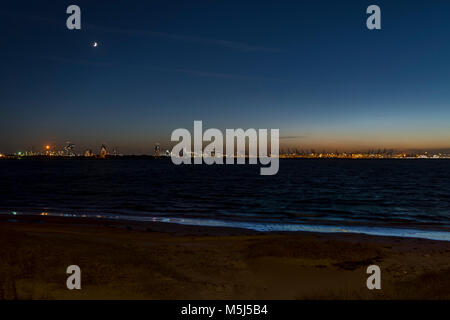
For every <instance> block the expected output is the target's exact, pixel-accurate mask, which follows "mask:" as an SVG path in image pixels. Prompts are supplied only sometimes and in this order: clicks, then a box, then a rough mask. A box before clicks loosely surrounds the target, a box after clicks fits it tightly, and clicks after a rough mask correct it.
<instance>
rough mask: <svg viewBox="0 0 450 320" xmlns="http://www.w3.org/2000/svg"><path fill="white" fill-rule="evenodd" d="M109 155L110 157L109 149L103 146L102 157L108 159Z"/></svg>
mask: <svg viewBox="0 0 450 320" xmlns="http://www.w3.org/2000/svg"><path fill="white" fill-rule="evenodd" d="M107 155H108V149H106V146H105V145H104V144H102V147H101V148H100V157H101V158H106V156H107Z"/></svg>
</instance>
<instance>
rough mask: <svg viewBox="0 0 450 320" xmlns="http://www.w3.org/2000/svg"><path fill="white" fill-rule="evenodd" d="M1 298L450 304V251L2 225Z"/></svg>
mask: <svg viewBox="0 0 450 320" xmlns="http://www.w3.org/2000/svg"><path fill="white" fill-rule="evenodd" d="M73 264H76V265H79V266H80V268H81V270H82V290H72V291H71V290H68V289H67V288H66V279H67V277H68V275H66V268H67V266H69V265H73ZM371 264H376V265H379V266H380V268H381V281H382V289H381V290H368V289H367V287H366V279H367V277H368V275H367V274H366V268H367V266H369V265H371ZM0 299H450V242H446V241H432V240H424V239H409V238H394V237H376V236H366V235H359V234H319V233H299V232H296V233H258V232H254V231H248V230H242V229H232V228H214V227H207V228H206V227H197V226H184V225H176V224H164V223H130V222H127V223H124V222H118V221H97V220H89V219H70V218H56V217H23V216H16V217H13V216H0Z"/></svg>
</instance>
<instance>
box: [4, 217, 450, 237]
mask: <svg viewBox="0 0 450 320" xmlns="http://www.w3.org/2000/svg"><path fill="white" fill-rule="evenodd" d="M14 213H15V212H14ZM5 217H10V218H12V219H14V218H17V217H21V218H24V219H27V218H32V217H47V218H50V217H52V218H60V219H66V220H65V221H66V222H67V221H71V222H76V220H77V219H90V220H93V221H95V220H98V221H99V222H102V223H103V222H108V221H109V222H115V223H119V224H129V223H136V224H146V223H163V224H176V225H182V226H197V227H199V228H225V229H227V228H230V229H237V230H250V231H256V232H262V233H280V232H281V233H291V232H292V233H297V232H309V233H324V234H334V233H336V234H340V233H344V234H363V235H368V236H382V237H400V238H417V239H427V240H436V241H449V242H450V229H449V228H447V227H441V228H439V229H438V228H436V227H435V226H430V225H426V224H418V226H420V227H421V228H418V227H416V228H413V227H412V226H407V227H400V226H393V225H388V224H384V225H383V224H378V225H376V224H372V225H367V224H363V223H356V222H355V223H352V224H350V223H348V222H346V224H338V223H333V222H331V221H324V222H320V223H319V222H312V221H311V222H307V223H304V222H299V223H293V222H292V223H281V222H279V223H275V222H271V221H267V222H262V221H245V220H231V219H229V220H223V219H218V218H204V217H164V216H128V215H119V214H117V215H112V214H109V215H96V214H90V215H89V214H81V215H76V214H57V213H48V212H45V214H44V213H41V214H37V213H36V214H32V213H25V214H17V213H15V215H14V214H11V213H5V212H0V218H5ZM169 229H170V228H169Z"/></svg>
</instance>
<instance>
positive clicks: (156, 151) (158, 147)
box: [155, 143, 161, 157]
mask: <svg viewBox="0 0 450 320" xmlns="http://www.w3.org/2000/svg"><path fill="white" fill-rule="evenodd" d="M160 154H161V147H160V146H159V144H158V143H157V144H156V145H155V156H156V157H159V156H160Z"/></svg>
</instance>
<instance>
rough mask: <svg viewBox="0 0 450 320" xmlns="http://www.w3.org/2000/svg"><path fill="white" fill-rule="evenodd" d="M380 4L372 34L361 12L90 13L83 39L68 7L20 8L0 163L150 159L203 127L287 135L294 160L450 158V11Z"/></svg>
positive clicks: (12, 13) (119, 8) (5, 53)
mask: <svg viewBox="0 0 450 320" xmlns="http://www.w3.org/2000/svg"><path fill="white" fill-rule="evenodd" d="M377 4H378V5H379V6H380V7H381V10H382V26H383V27H382V30H374V31H370V30H367V28H366V27H365V21H366V18H367V14H366V13H365V9H366V7H367V3H361V1H348V2H347V1H346V2H345V3H334V2H330V1H315V2H314V3H310V2H308V3H304V2H303V3H301V2H298V1H295V2H286V3H285V4H283V6H279V5H278V6H277V5H275V4H273V3H270V2H261V3H259V4H258V7H255V6H254V5H252V4H251V3H242V2H239V1H227V2H226V3H207V4H206V3H203V2H192V3H189V5H187V4H185V3H183V2H177V1H175V2H170V3H139V4H137V5H135V6H128V5H127V3H126V2H124V1H117V2H114V3H109V2H108V3H107V2H102V1H99V2H95V3H92V2H88V1H77V5H79V6H80V8H81V10H82V28H81V30H68V29H67V28H66V26H65V22H66V19H67V17H68V15H67V14H66V7H67V5H68V3H65V2H63V3H57V4H55V3H54V2H52V1H40V2H39V3H27V5H26V10H24V9H23V7H22V6H23V4H21V2H20V1H19V2H17V3H8V4H6V5H4V6H2V8H1V9H0V18H1V19H0V34H1V35H2V36H3V38H4V39H6V40H5V46H4V48H3V50H2V53H0V65H1V68H2V73H1V76H0V85H1V87H2V88H4V90H3V92H2V95H1V97H0V114H1V117H0V136H1V137H2V138H1V139H0V152H1V153H5V154H7V153H16V152H19V151H23V152H24V151H26V149H28V150H29V149H30V148H31V147H34V148H36V149H39V148H41V147H42V146H43V145H46V144H52V143H58V144H61V145H63V144H64V142H65V141H67V138H68V137H70V140H71V141H76V142H75V144H76V146H77V148H79V149H80V150H82V151H84V150H85V149H92V148H93V147H94V146H97V145H99V144H102V143H104V144H106V145H109V146H113V147H114V148H116V149H117V150H121V152H123V153H125V154H143V153H151V152H152V146H154V144H155V143H157V142H160V143H161V146H162V147H164V148H167V146H168V145H169V144H168V141H169V140H170V134H171V132H172V131H173V130H174V129H176V128H191V126H192V122H193V121H194V120H203V121H204V123H205V125H206V126H207V127H209V128H219V129H224V128H243V129H247V128H279V129H280V146H281V148H285V149H287V148H289V147H290V148H295V147H297V148H298V147H299V146H301V148H303V149H317V150H323V149H324V150H327V151H334V150H336V149H338V150H342V151H356V150H361V151H365V150H368V149H371V148H375V149H378V148H381V149H383V148H387V149H396V150H431V151H433V150H441V149H447V148H450V125H449V124H448V119H449V118H450V108H448V101H450V92H449V90H448V83H449V81H450V64H449V63H448V56H449V54H450V44H448V41H446V39H448V37H449V36H450V22H449V21H448V19H447V17H446V12H447V11H448V10H449V9H450V4H449V3H448V2H445V1H436V2H435V3H434V4H433V6H424V5H423V4H419V3H415V2H411V1H404V0H402V1H396V2H395V3H393V2H392V1H378V2H377ZM105 6H107V8H108V10H105ZM249 20H251V21H252V23H251V24H249V23H248V21H249ZM193 21H195V22H196V23H192V22H193ZM94 43H95V45H93V44H94ZM5 89H7V90H5Z"/></svg>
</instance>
